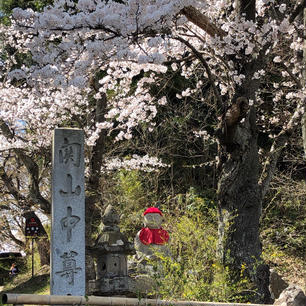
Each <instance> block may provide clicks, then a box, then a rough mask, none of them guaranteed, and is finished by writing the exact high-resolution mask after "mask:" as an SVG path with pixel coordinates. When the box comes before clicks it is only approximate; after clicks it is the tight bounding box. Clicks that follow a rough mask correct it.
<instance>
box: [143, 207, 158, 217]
mask: <svg viewBox="0 0 306 306" xmlns="http://www.w3.org/2000/svg"><path fill="white" fill-rule="evenodd" d="M146 214H160V215H161V216H162V215H163V214H162V212H161V211H160V210H159V209H158V208H157V207H149V208H147V209H146V210H145V212H144V213H143V215H144V216H145V215H146Z"/></svg>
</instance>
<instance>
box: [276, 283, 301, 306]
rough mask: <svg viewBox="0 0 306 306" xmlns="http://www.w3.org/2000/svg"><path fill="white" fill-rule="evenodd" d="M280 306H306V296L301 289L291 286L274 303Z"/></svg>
mask: <svg viewBox="0 0 306 306" xmlns="http://www.w3.org/2000/svg"><path fill="white" fill-rule="evenodd" d="M274 305H278V306H305V305H306V296H305V294H304V292H303V291H302V289H301V288H299V287H298V286H295V285H290V286H289V287H288V288H286V289H285V290H284V291H283V292H282V293H281V295H280V296H279V298H278V299H277V300H276V301H275V302H274Z"/></svg>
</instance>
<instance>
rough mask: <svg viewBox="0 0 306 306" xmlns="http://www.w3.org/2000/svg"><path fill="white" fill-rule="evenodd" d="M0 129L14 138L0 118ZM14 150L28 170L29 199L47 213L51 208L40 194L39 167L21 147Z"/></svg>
mask: <svg viewBox="0 0 306 306" xmlns="http://www.w3.org/2000/svg"><path fill="white" fill-rule="evenodd" d="M0 130H1V131H2V133H3V135H4V136H5V137H6V138H7V139H11V140H12V139H13V138H14V134H13V132H12V131H11V130H10V129H9V127H8V125H7V124H6V123H5V122H4V121H3V120H2V119H0ZM14 152H15V153H16V154H17V156H18V157H19V158H20V159H21V160H22V162H23V164H24V165H25V167H26V168H27V170H28V173H29V174H30V178H31V179H30V184H29V192H30V196H31V199H32V200H33V201H35V202H37V203H39V204H40V207H41V209H42V210H43V211H44V212H45V213H47V214H49V213H50V209H51V205H50V202H49V201H48V200H46V199H45V198H44V197H43V196H42V195H41V193H40V190H39V167H38V165H37V163H35V162H34V160H33V159H32V158H31V157H29V156H28V155H26V154H24V152H23V150H22V149H19V148H16V149H14ZM7 186H8V185H7Z"/></svg>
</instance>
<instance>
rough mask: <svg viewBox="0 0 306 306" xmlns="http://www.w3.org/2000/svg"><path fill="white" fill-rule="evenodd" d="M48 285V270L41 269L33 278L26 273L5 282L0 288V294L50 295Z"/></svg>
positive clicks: (29, 273) (45, 268)
mask: <svg viewBox="0 0 306 306" xmlns="http://www.w3.org/2000/svg"><path fill="white" fill-rule="evenodd" d="M49 283H50V275H49V268H48V267H43V268H42V269H40V270H39V271H38V272H37V273H35V275H34V277H32V275H31V272H28V273H25V274H19V275H18V276H16V277H15V278H14V279H13V280H10V279H8V280H6V281H5V283H4V286H2V287H0V293H1V294H3V293H28V294H50V293H49V292H50V291H49Z"/></svg>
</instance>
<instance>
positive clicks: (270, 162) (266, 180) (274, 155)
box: [259, 101, 305, 197]
mask: <svg viewBox="0 0 306 306" xmlns="http://www.w3.org/2000/svg"><path fill="white" fill-rule="evenodd" d="M304 102H305V101H304ZM302 115H303V103H302V102H301V103H299V105H298V106H297V108H296V110H295V112H294V114H293V115H292V117H291V119H290V120H289V122H288V124H287V125H285V126H284V127H283V129H282V131H281V132H280V133H279V134H278V135H277V136H276V137H275V139H274V142H273V144H272V146H271V149H270V152H269V155H268V157H267V159H266V161H265V163H264V167H263V171H262V175H261V178H260V180H259V185H260V186H261V190H262V195H263V197H264V196H265V194H266V193H267V191H268V189H269V185H270V182H271V180H272V177H273V175H274V173H275V170H276V165H277V161H278V158H279V156H280V154H281V152H282V150H283V149H284V148H285V146H286V145H287V142H288V139H289V138H290V137H291V136H292V135H293V133H294V131H295V130H296V129H297V128H298V127H299V124H300V121H301V118H302Z"/></svg>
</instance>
